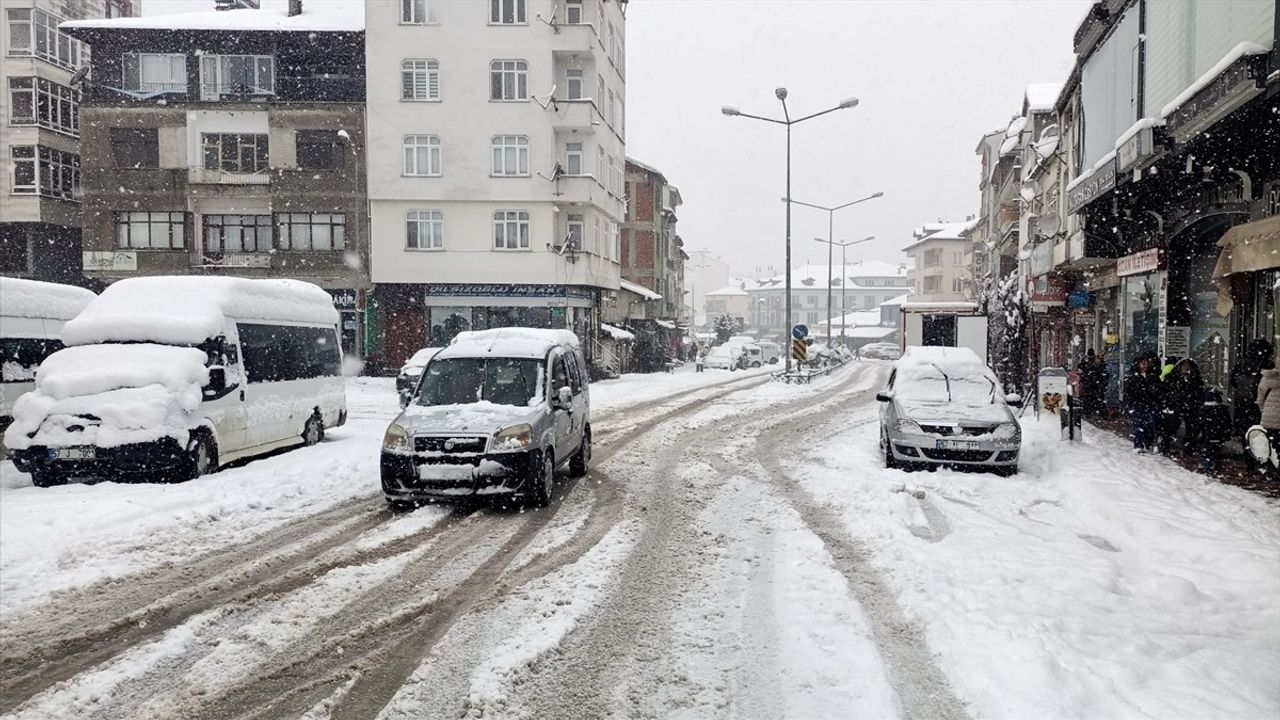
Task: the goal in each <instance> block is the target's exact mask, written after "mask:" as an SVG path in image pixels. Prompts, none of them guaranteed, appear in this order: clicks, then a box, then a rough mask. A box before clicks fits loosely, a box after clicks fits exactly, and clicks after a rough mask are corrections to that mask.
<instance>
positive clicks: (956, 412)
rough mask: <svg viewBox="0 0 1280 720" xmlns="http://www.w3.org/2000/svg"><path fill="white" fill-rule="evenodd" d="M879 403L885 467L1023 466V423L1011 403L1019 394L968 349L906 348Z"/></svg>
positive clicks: (1009, 470) (1008, 469) (1000, 469)
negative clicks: (1011, 391) (1005, 389)
mask: <svg viewBox="0 0 1280 720" xmlns="http://www.w3.org/2000/svg"><path fill="white" fill-rule="evenodd" d="M876 399H877V400H879V401H880V403H881V405H880V447H881V449H882V450H883V451H884V461H885V466H886V467H891V468H892V467H899V466H901V467H903V468H907V469H910V468H916V467H976V468H982V469H988V470H991V471H993V472H996V473H998V474H1001V475H1012V474H1013V473H1016V472H1017V471H1018V454H1019V452H1020V450H1021V444H1022V429H1021V428H1020V427H1019V425H1018V420H1017V418H1016V417H1015V416H1014V414H1013V411H1012V410H1010V406H1011V405H1012V406H1014V407H1017V406H1018V405H1020V404H1021V398H1019V397H1018V396H1016V395H1004V394H1003V393H1001V392H1000V382H999V380H998V379H997V378H996V376H995V373H993V372H992V371H991V369H990V368H988V367H987V366H986V365H985V364H983V362H982V360H980V359H979V358H978V355H977V353H975V352H974V351H972V350H970V349H969V348H956V347H909V348H907V350H906V352H905V353H903V355H902V358H901V359H900V360H898V361H897V362H896V363H895V364H894V368H893V372H892V373H891V374H890V375H889V384H888V386H887V387H886V388H885V389H884V390H883V391H881V392H880V393H879V394H877V395H876Z"/></svg>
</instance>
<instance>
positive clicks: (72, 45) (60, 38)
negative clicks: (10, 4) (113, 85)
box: [5, 7, 89, 72]
mask: <svg viewBox="0 0 1280 720" xmlns="http://www.w3.org/2000/svg"><path fill="white" fill-rule="evenodd" d="M23 13H26V18H25V19H15V18H18V17H20V16H21V15H22V14H23ZM62 22H63V19H62V17H61V16H58V15H54V14H53V13H51V12H49V11H47V10H42V9H40V8H37V7H27V8H5V31H6V37H7V38H8V43H7V47H8V49H7V51H6V53H5V54H6V55H7V56H8V57H34V58H37V59H39V60H44V61H45V62H47V63H49V64H51V65H56V66H58V67H60V68H65V69H67V70H71V71H72V72H74V71H76V70H78V69H79V68H80V67H81V66H82V65H85V64H88V62H89V48H88V46H87V45H85V44H84V43H83V42H81V41H79V40H77V39H75V38H73V37H71V36H70V35H68V34H67V33H64V32H62V31H61V30H59V29H58V26H59V25H60V24H62ZM23 25H25V26H26V27H27V31H26V32H25V33H22V32H14V30H13V29H14V28H15V27H20V26H23ZM17 37H25V39H26V43H27V44H26V46H25V47H22V46H17V45H14V43H13V40H14V38H17ZM42 46H43V47H42Z"/></svg>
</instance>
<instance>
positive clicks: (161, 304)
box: [62, 276, 338, 345]
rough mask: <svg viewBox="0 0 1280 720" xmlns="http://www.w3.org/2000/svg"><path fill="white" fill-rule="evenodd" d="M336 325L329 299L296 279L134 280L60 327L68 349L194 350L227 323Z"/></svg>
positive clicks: (119, 284)
mask: <svg viewBox="0 0 1280 720" xmlns="http://www.w3.org/2000/svg"><path fill="white" fill-rule="evenodd" d="M228 318H232V319H235V320H250V321H262V322H293V323H312V324H321V325H336V324H337V323H338V311H337V310H335V309H334V307H333V298H332V297H330V296H329V293H327V292H325V291H324V290H321V289H320V287H319V286H317V285H313V284H311V283H308V282H303V281H301V280H284V279H272V280H250V279H248V278H237V277H200V276H182V277H138V278H128V279H125V280H120V281H118V282H116V283H114V284H112V285H111V286H110V287H108V288H107V289H106V290H103V291H102V294H101V295H99V296H98V297H97V298H95V299H94V301H93V302H91V303H90V304H89V306H88V307H87V308H85V309H84V312H82V313H80V315H78V316H77V317H76V318H75V319H74V320H72V321H71V322H68V323H67V324H66V325H65V326H63V328H62V341H63V342H64V343H66V344H67V345H90V344H93V343H102V342H154V343H160V344H163V345H199V344H200V343H202V342H204V341H205V340H208V339H209V338H213V337H217V336H218V335H221V334H222V330H223V328H224V327H225V326H226V323H227V319H228Z"/></svg>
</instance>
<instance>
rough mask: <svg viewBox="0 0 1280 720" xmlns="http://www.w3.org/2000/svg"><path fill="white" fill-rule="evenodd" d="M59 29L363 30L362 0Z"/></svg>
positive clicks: (270, 2) (267, 2)
mask: <svg viewBox="0 0 1280 720" xmlns="http://www.w3.org/2000/svg"><path fill="white" fill-rule="evenodd" d="M59 27H60V28H62V29H63V30H76V29H79V28H104V29H109V30H125V29H130V30H133V29H136V30H239V31H245V30H267V31H279V30H286V31H287V30H292V31H298V32H326V31H328V32H358V31H361V30H364V1H363V0H306V2H304V3H303V4H302V14H300V15H295V16H294V17H289V6H288V3H287V2H284V0H263V2H262V7H261V8H260V9H253V8H243V9H239V10H209V11H205V12H191V13H173V14H169V15H147V16H145V17H124V18H109V19H108V18H98V19H94V20H72V21H70V22H64V23H62V24H61V25H60V26H59Z"/></svg>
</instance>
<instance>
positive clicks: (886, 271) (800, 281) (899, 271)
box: [747, 260, 907, 292]
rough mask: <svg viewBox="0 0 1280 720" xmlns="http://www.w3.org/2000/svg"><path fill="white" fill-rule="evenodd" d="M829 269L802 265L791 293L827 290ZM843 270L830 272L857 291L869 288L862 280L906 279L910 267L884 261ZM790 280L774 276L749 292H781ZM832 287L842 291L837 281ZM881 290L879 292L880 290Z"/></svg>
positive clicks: (754, 284) (751, 284)
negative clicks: (816, 289) (858, 288)
mask: <svg viewBox="0 0 1280 720" xmlns="http://www.w3.org/2000/svg"><path fill="white" fill-rule="evenodd" d="M827 270H828V268H827V265H826V263H823V264H821V265H802V266H800V267H797V268H793V269H792V270H791V289H792V290H813V289H815V288H823V289H825V288H826V287H827V281H826V280H824V278H826V277H827ZM841 270H842V268H841V267H840V266H839V265H837V266H835V267H834V268H832V269H831V272H832V273H834V275H835V276H836V277H837V278H840V277H844V278H847V279H848V281H849V283H848V286H847V287H850V288H857V287H866V286H865V285H863V284H862V283H860V282H859V281H860V280H861V279H863V278H875V279H883V278H905V277H907V265H906V263H903V264H894V263H888V262H883V261H881V260H865V261H863V262H860V263H851V264H849V265H846V266H844V268H843V273H842V272H841ZM786 281H787V276H786V275H785V274H783V273H779V274H777V275H774V276H773V277H771V278H764V279H760V280H753V281H751V282H748V283H747V291H748V292H751V291H760V290H778V289H781V288H782V287H784V286H785V284H786ZM832 286H833V287H837V288H838V287H840V283H839V282H838V281H837V282H835V283H833V284H832ZM877 289H879V288H877Z"/></svg>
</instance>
